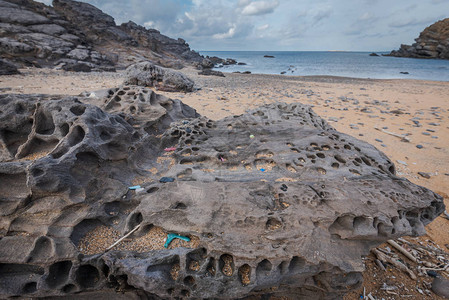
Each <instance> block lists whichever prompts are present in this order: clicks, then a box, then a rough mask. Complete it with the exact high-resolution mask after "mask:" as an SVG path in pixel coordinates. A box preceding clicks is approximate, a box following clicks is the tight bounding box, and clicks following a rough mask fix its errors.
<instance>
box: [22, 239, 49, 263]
mask: <svg viewBox="0 0 449 300" xmlns="http://www.w3.org/2000/svg"><path fill="white" fill-rule="evenodd" d="M53 254H54V249H53V245H52V243H51V240H50V239H49V238H48V237H46V236H40V237H39V238H37V239H36V241H35V242H34V248H33V250H32V251H31V253H30V255H29V258H28V260H27V263H31V262H35V261H40V260H44V259H46V258H48V257H51V256H52V255H53Z"/></svg>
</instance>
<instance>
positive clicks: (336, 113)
mask: <svg viewBox="0 0 449 300" xmlns="http://www.w3.org/2000/svg"><path fill="white" fill-rule="evenodd" d="M21 71H22V73H23V75H14V76H0V93H46V94H64V95H78V94H80V93H81V92H83V91H95V90H99V89H105V88H111V87H116V86H118V85H120V84H121V83H122V81H123V78H122V73H120V72H119V73H85V74H82V73H78V74H74V73H68V72H63V71H54V70H46V69H29V70H21ZM183 72H184V73H186V74H187V75H188V76H189V77H191V78H192V79H193V80H194V81H195V83H196V85H197V86H198V87H201V89H200V90H198V91H196V92H193V93H189V94H184V93H164V92H160V93H161V94H165V95H167V96H168V97H171V98H178V99H180V100H182V101H183V102H184V103H186V104H188V105H190V106H192V107H194V108H195V109H196V110H197V111H198V112H199V113H200V114H202V115H204V116H207V117H209V118H211V119H220V118H223V117H225V116H230V115H234V114H241V113H244V112H245V110H247V109H249V108H254V107H257V106H259V105H262V104H264V103H272V102H301V103H303V104H308V105H311V106H313V109H314V110H315V112H316V113H318V114H319V115H320V116H321V117H323V118H324V119H326V120H328V121H329V123H330V124H331V125H332V126H334V127H335V128H336V129H337V130H338V131H341V132H343V133H347V134H350V135H352V136H355V137H357V138H359V139H361V140H364V141H366V142H368V143H371V144H373V145H375V146H376V147H377V148H378V149H380V150H381V151H383V152H384V153H385V154H386V155H387V156H388V157H390V158H391V159H392V160H393V161H394V162H395V164H396V168H397V172H398V175H400V176H403V177H406V178H407V179H409V180H410V181H412V182H414V183H416V184H418V185H422V186H424V187H427V188H429V189H431V190H433V191H435V192H437V193H439V194H440V195H442V196H443V197H445V204H446V205H447V206H448V205H449V197H448V194H449V150H448V149H449V82H434V81H420V80H373V79H352V78H343V77H329V76H313V77H296V76H295V77H293V76H288V77H287V76H282V75H256V74H250V75H246V74H226V77H225V78H221V77H208V76H199V75H197V71H196V70H193V69H184V70H183ZM417 124H418V125H417ZM376 128H378V129H380V130H377V129H376ZM381 130H383V131H381ZM387 132H388V133H387ZM389 133H393V134H400V135H404V136H406V137H407V138H408V139H409V140H410V142H404V141H401V138H399V137H396V136H393V135H390V134H389ZM417 145H421V146H422V148H421V149H419V148H417ZM418 172H424V173H426V174H424V176H426V177H428V176H427V175H429V176H430V177H429V178H424V177H423V176H421V175H419V174H418ZM448 229H449V220H447V219H445V218H443V217H438V218H437V219H436V220H435V221H434V222H433V223H431V224H430V225H429V226H427V232H428V236H425V237H422V238H420V240H421V241H427V240H429V239H430V240H432V241H434V242H435V243H436V244H437V245H438V246H439V247H440V248H441V249H443V250H444V251H446V252H448V249H449V230H448ZM371 265H372V264H370V263H369V259H368V262H367V266H368V271H367V272H366V274H365V282H366V284H365V286H366V287H367V288H371V289H373V290H374V289H379V287H378V286H377V285H376V280H372V278H370V276H379V277H380V276H381V275H374V274H375V271H376V270H375V267H374V265H372V266H371ZM396 275H397V274H396ZM383 276H384V277H385V276H387V277H385V278H384V280H387V279H388V280H390V279H391V278H389V277H388V275H385V274H383ZM393 277H399V278H396V279H397V280H404V281H406V279H403V278H402V279H401V277H400V276H393ZM378 279H379V278H378ZM380 281H382V280H379V282H380ZM393 282H395V281H394V280H393ZM379 284H381V283H379ZM409 284H411V285H413V284H414V283H413V282H411V283H409ZM420 284H424V283H422V282H421V283H420ZM424 285H425V284H424ZM424 287H425V286H424ZM422 288H423V287H421V289H422ZM373 290H372V291H371V292H373V295H374V294H375V291H373ZM377 293H378V295H377V296H382V294H381V293H380V292H379V291H377ZM379 293H380V294H379ZM410 294H411V295H412V297H408V298H407V299H419V298H420V297H422V298H425V296H424V295H420V294H419V293H417V292H416V290H415V293H413V292H410ZM387 296H388V297H387ZM387 296H385V299H399V298H398V297H396V296H394V295H391V294H387ZM354 297H356V294H352V296H351V297H347V299H354ZM415 297H417V298H415ZM426 298H428V299H439V298H438V297H436V296H435V295H434V294H432V295H431V296H426Z"/></svg>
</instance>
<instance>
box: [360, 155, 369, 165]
mask: <svg viewBox="0 0 449 300" xmlns="http://www.w3.org/2000/svg"><path fill="white" fill-rule="evenodd" d="M362 161H363V162H364V163H365V165H367V166H371V162H370V161H369V159H368V158H366V157H365V156H362Z"/></svg>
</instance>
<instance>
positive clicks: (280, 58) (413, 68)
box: [200, 51, 449, 81]
mask: <svg viewBox="0 0 449 300" xmlns="http://www.w3.org/2000/svg"><path fill="white" fill-rule="evenodd" d="M200 53H201V54H202V55H209V56H218V57H221V58H233V59H236V60H237V61H238V62H244V63H246V64H247V65H232V66H223V67H222V68H217V69H216V70H220V71H222V72H235V71H240V72H243V71H251V72H252V73H259V74H280V73H281V72H286V73H285V75H299V76H307V75H333V76H345V77H355V78H376V79H394V78H404V79H405V78H408V79H423V80H439V81H449V61H448V60H435V59H413V58H398V57H386V56H369V54H370V52H327V51H326V52H324V51H323V52H315V51H201V52H200ZM382 53H386V52H378V54H379V55H380V54H382ZM264 55H272V56H274V58H265V57H264ZM400 72H408V74H401V73H400Z"/></svg>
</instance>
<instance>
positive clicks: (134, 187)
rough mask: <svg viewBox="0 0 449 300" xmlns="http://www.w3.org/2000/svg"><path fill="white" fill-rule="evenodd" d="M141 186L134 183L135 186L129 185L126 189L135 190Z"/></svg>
mask: <svg viewBox="0 0 449 300" xmlns="http://www.w3.org/2000/svg"><path fill="white" fill-rule="evenodd" d="M140 188H141V187H140V185H135V186H130V187H129V188H128V189H130V190H137V189H140Z"/></svg>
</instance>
